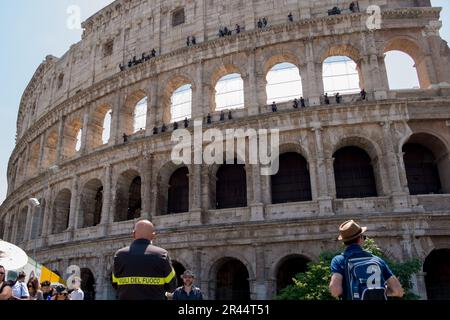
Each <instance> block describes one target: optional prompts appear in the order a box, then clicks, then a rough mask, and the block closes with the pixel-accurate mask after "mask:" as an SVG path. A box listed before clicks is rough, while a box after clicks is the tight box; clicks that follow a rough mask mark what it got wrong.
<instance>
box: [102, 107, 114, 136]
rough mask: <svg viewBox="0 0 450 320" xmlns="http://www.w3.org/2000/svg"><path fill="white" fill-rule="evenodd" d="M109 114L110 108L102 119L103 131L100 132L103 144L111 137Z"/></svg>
mask: <svg viewBox="0 0 450 320" xmlns="http://www.w3.org/2000/svg"><path fill="white" fill-rule="evenodd" d="M111 115H112V110H111V109H109V110H108V111H107V112H106V114H105V117H104V119H103V132H102V142H103V144H108V142H109V139H110V137H111Z"/></svg>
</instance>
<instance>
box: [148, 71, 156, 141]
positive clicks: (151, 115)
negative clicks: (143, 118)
mask: <svg viewBox="0 0 450 320" xmlns="http://www.w3.org/2000/svg"><path fill="white" fill-rule="evenodd" d="M148 99H149V107H148V108H147V124H146V128H145V135H146V136H147V137H150V136H152V135H153V128H154V127H156V126H158V123H157V119H156V116H157V108H158V76H155V78H154V79H152V81H151V83H150V89H149V94H148Z"/></svg>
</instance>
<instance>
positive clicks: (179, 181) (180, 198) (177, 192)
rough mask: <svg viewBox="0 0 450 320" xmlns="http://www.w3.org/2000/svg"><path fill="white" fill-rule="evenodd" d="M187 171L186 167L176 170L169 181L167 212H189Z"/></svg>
mask: <svg viewBox="0 0 450 320" xmlns="http://www.w3.org/2000/svg"><path fill="white" fill-rule="evenodd" d="M188 175H189V170H188V168H186V167H183V168H180V169H178V170H176V171H175V172H174V173H173V174H172V176H171V177H170V181H169V195H168V205H167V212H168V213H169V214H170V213H183V212H188V211H189V177H188Z"/></svg>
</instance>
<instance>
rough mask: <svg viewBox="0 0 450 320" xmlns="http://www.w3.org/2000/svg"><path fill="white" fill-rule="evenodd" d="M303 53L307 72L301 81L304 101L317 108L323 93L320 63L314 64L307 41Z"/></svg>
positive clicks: (311, 44)
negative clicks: (304, 52)
mask: <svg viewBox="0 0 450 320" xmlns="http://www.w3.org/2000/svg"><path fill="white" fill-rule="evenodd" d="M305 51H306V57H305V59H306V70H307V72H306V74H305V75H304V78H303V79H302V83H303V84H304V85H303V87H304V90H305V92H304V93H303V95H304V97H305V100H307V101H309V105H310V106H317V105H320V97H321V96H322V94H323V92H324V89H323V80H322V74H321V73H322V67H321V63H319V64H316V62H315V56H314V47H313V43H312V41H308V42H307V43H306V45H305ZM319 73H320V74H319ZM305 84H306V85H305Z"/></svg>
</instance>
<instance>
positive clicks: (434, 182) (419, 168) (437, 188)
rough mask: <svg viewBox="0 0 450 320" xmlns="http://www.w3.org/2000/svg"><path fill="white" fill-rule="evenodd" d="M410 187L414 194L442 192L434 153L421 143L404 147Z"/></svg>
mask: <svg viewBox="0 0 450 320" xmlns="http://www.w3.org/2000/svg"><path fill="white" fill-rule="evenodd" d="M403 152H404V154H405V155H404V158H403V159H404V163H405V170H406V176H407V178H408V188H409V192H410V194H412V195H418V194H432V193H434V194H436V193H440V192H441V181H440V179H439V172H438V168H437V165H436V159H435V157H434V155H433V153H432V152H431V151H430V150H429V149H428V148H426V147H423V146H421V145H419V144H414V143H409V144H406V145H405V146H404V147H403Z"/></svg>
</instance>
